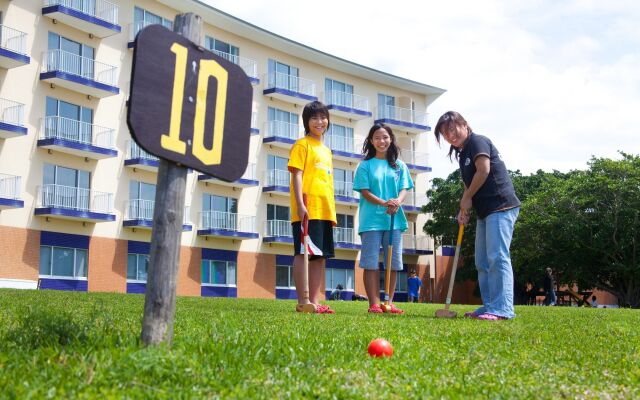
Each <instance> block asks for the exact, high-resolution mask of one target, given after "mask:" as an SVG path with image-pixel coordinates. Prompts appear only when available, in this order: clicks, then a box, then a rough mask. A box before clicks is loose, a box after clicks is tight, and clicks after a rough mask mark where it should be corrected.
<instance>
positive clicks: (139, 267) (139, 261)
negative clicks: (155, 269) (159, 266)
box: [127, 253, 149, 282]
mask: <svg viewBox="0 0 640 400" xmlns="http://www.w3.org/2000/svg"><path fill="white" fill-rule="evenodd" d="M148 268H149V255H148V254H134V253H129V254H128V255H127V279H128V280H134V281H143V282H146V281H147V270H148Z"/></svg>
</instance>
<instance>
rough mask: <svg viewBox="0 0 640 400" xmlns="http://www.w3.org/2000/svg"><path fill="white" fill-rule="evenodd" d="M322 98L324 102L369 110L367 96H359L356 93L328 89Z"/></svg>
mask: <svg viewBox="0 0 640 400" xmlns="http://www.w3.org/2000/svg"><path fill="white" fill-rule="evenodd" d="M324 100H325V103H326V104H331V105H336V106H341V107H347V108H353V109H356V110H361V111H367V112H369V98H368V97H365V96H359V95H357V94H353V93H346V92H341V91H338V90H329V91H327V92H325V99H324Z"/></svg>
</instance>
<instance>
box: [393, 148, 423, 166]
mask: <svg viewBox="0 0 640 400" xmlns="http://www.w3.org/2000/svg"><path fill="white" fill-rule="evenodd" d="M400 158H401V159H402V161H404V162H405V163H407V164H411V165H415V166H420V167H427V166H428V165H429V153H423V152H419V151H412V150H409V149H402V148H401V149H400Z"/></svg>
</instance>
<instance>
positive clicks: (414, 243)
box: [402, 234, 431, 251]
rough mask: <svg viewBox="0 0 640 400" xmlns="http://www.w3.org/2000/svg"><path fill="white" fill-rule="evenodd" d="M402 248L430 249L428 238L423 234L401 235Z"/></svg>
mask: <svg viewBox="0 0 640 400" xmlns="http://www.w3.org/2000/svg"><path fill="white" fill-rule="evenodd" d="M402 248H403V249H409V250H414V251H430V250H431V248H430V246H429V238H428V237H427V236H425V235H411V234H405V235H402Z"/></svg>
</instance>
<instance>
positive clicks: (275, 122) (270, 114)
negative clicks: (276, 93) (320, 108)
mask: <svg viewBox="0 0 640 400" xmlns="http://www.w3.org/2000/svg"><path fill="white" fill-rule="evenodd" d="M298 120H299V119H298V114H295V113H290V112H288V111H283V110H280V109H277V108H273V107H269V108H268V109H267V121H269V134H270V136H278V137H285V138H289V139H297V138H298Z"/></svg>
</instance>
